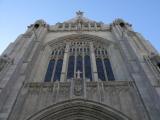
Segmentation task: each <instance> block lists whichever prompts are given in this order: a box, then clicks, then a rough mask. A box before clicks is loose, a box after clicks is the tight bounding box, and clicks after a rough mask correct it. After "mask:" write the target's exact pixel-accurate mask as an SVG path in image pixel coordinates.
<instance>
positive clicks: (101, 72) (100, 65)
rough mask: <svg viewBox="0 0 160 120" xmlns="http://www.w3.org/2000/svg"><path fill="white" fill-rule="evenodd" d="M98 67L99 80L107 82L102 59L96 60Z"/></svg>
mask: <svg viewBox="0 0 160 120" xmlns="http://www.w3.org/2000/svg"><path fill="white" fill-rule="evenodd" d="M96 65H97V72H98V78H99V79H100V80H102V81H105V74H104V69H103V63H102V60H101V59H100V58H97V59H96Z"/></svg>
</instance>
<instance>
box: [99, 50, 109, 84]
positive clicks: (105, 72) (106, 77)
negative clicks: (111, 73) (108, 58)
mask: <svg viewBox="0 0 160 120" xmlns="http://www.w3.org/2000/svg"><path fill="white" fill-rule="evenodd" d="M100 51H101V53H100V56H101V59H102V64H103V70H104V75H105V80H106V81H108V76H107V71H106V67H105V63H104V57H103V54H102V50H100Z"/></svg>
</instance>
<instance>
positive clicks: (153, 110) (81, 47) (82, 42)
mask: <svg viewBox="0 0 160 120" xmlns="http://www.w3.org/2000/svg"><path fill="white" fill-rule="evenodd" d="M159 97H160V56H159V53H158V52H157V51H156V49H155V48H154V47H153V46H152V45H151V44H150V43H149V41H147V40H145V39H144V38H143V37H142V35H141V34H140V33H137V32H135V31H134V30H133V29H132V25H131V24H129V23H127V22H125V21H124V20H122V19H116V20H114V21H113V22H112V23H110V24H104V23H102V22H96V21H94V20H90V19H88V18H86V17H84V16H83V12H81V11H78V12H76V17H74V18H73V19H70V20H68V21H65V22H63V23H57V24H55V25H49V24H47V23H46V22H45V21H44V20H37V21H36V22H35V23H34V24H31V25H30V26H28V29H27V31H26V32H25V33H24V34H21V35H20V36H19V37H18V38H17V39H16V40H15V41H14V42H13V43H11V44H10V45H9V46H8V47H7V48H6V50H5V51H4V52H3V53H2V55H1V57H0V120H160V98H159Z"/></svg>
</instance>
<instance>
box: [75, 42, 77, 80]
mask: <svg viewBox="0 0 160 120" xmlns="http://www.w3.org/2000/svg"><path fill="white" fill-rule="evenodd" d="M74 56H75V59H74V78H76V67H77V46H76V45H75V52H74Z"/></svg>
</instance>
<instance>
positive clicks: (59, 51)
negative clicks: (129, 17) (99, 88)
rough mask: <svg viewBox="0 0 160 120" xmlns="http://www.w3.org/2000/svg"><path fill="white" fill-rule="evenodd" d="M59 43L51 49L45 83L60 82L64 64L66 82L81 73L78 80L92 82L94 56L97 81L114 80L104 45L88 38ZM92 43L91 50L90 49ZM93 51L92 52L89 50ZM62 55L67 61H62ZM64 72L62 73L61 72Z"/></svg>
mask: <svg viewBox="0 0 160 120" xmlns="http://www.w3.org/2000/svg"><path fill="white" fill-rule="evenodd" d="M79 39H80V40H79ZM64 43H65V44H63V43H60V46H58V47H57V45H58V44H57V45H56V47H55V48H54V49H53V51H52V53H51V60H50V62H49V64H48V69H47V72H46V76H45V82H50V81H60V79H61V74H62V73H61V72H62V68H63V67H64V65H65V64H64V63H65V62H66V67H65V69H66V71H65V73H63V74H66V77H65V78H66V80H67V81H69V80H70V79H73V78H75V77H76V72H77V71H79V72H81V74H80V78H83V79H85V80H87V81H92V80H93V71H92V69H93V62H91V61H92V60H93V58H92V57H93V56H92V57H91V52H93V53H94V55H95V64H96V65H95V66H96V68H97V75H98V79H99V80H101V81H107V80H109V81H113V80H115V78H114V74H113V71H112V67H111V64H110V61H109V58H108V54H107V49H106V46H105V45H104V44H102V43H101V42H99V41H96V40H95V41H94V40H89V39H88V38H85V39H84V38H77V39H75V40H68V39H67V41H65V42H64ZM90 43H93V48H92V47H90V45H91V44H90ZM66 44H68V45H69V48H68V52H67V53H65V52H64V51H65V49H66ZM91 49H93V50H91ZM64 54H67V56H68V57H67V60H63V59H64ZM63 72H64V71H63Z"/></svg>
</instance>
